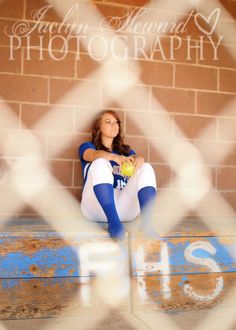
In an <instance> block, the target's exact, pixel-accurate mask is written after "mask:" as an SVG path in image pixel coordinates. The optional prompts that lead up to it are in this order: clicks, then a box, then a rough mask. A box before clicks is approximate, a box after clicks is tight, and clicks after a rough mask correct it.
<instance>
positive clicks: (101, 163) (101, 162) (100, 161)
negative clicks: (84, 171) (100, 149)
mask: <svg viewBox="0 0 236 330" xmlns="http://www.w3.org/2000/svg"><path fill="white" fill-rule="evenodd" d="M91 168H92V169H99V170H104V168H107V169H110V170H112V166H111V164H110V162H109V160H106V159H105V158H97V159H95V160H94V161H93V162H92V164H91Z"/></svg>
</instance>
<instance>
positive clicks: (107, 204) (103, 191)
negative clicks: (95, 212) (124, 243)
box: [93, 183, 125, 238]
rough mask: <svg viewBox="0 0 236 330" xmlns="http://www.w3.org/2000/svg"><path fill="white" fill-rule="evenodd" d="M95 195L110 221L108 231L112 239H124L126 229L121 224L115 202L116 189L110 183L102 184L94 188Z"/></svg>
mask: <svg viewBox="0 0 236 330" xmlns="http://www.w3.org/2000/svg"><path fill="white" fill-rule="evenodd" d="M93 190H94V193H95V195H96V198H97V200H98V202H99V203H100V205H101V207H102V209H103V211H104V213H105V214H106V217H107V221H108V231H109V233H110V235H111V237H114V238H123V236H124V233H125V229H124V226H123V225H122V223H121V222H120V218H119V215H118V213H117V210H116V206H115V200H114V188H113V185H112V184H110V183H101V184H97V185H95V186H93Z"/></svg>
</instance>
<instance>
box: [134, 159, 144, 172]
mask: <svg viewBox="0 0 236 330" xmlns="http://www.w3.org/2000/svg"><path fill="white" fill-rule="evenodd" d="M133 158H134V162H133V165H134V171H135V172H137V170H138V169H139V168H140V167H141V166H142V165H143V163H144V158H143V157H133Z"/></svg>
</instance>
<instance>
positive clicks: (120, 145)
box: [92, 110, 130, 155]
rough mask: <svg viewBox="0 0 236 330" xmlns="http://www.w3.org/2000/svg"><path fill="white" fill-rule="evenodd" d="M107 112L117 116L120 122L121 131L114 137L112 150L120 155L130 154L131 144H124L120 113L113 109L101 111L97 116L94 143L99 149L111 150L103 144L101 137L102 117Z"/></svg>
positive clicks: (93, 130) (94, 124)
mask: <svg viewBox="0 0 236 330" xmlns="http://www.w3.org/2000/svg"><path fill="white" fill-rule="evenodd" d="M106 113H107V114H110V115H112V116H113V117H115V118H116V120H117V122H118V125H119V133H118V134H117V136H116V137H115V138H114V139H113V145H112V150H113V151H116V152H117V153H118V154H119V155H129V153H130V146H129V145H128V144H124V136H123V133H122V128H121V120H120V117H119V116H118V114H117V113H116V112H115V111H112V110H104V111H101V112H100V113H99V114H98V115H97V117H96V118H95V120H94V123H93V126H92V143H93V144H94V145H95V147H96V149H97V150H104V151H108V152H109V151H110V150H109V149H108V148H107V147H105V146H104V145H103V144H102V138H101V123H102V117H103V115H104V114H106Z"/></svg>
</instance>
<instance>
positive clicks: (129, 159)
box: [112, 154, 134, 166]
mask: <svg viewBox="0 0 236 330" xmlns="http://www.w3.org/2000/svg"><path fill="white" fill-rule="evenodd" d="M112 160H113V161H115V162H116V163H118V164H119V165H120V166H121V165H122V164H123V163H125V162H129V163H131V164H134V157H132V156H129V157H126V156H122V155H115V154H114V155H113V159H112Z"/></svg>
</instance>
